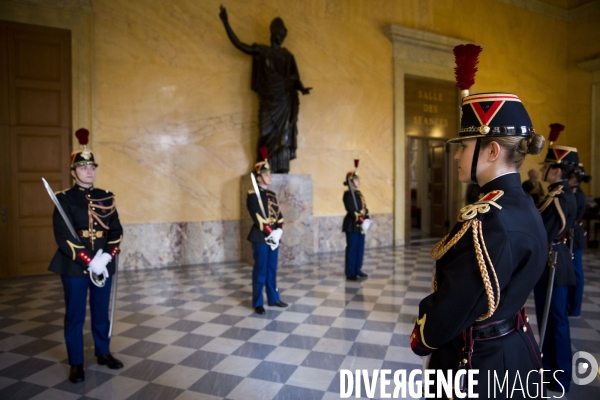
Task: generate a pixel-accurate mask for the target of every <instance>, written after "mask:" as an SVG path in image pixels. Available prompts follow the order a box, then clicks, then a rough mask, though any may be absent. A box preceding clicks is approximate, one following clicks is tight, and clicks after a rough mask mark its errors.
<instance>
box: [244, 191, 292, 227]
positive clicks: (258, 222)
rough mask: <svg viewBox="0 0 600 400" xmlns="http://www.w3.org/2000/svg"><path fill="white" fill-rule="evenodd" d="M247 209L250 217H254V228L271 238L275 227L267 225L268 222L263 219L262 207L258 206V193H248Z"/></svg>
mask: <svg viewBox="0 0 600 400" xmlns="http://www.w3.org/2000/svg"><path fill="white" fill-rule="evenodd" d="M246 207H247V208H248V212H249V213H250V217H252V222H253V223H254V226H255V227H257V228H258V230H259V231H261V232H262V233H263V234H264V235H265V237H267V236H269V235H270V234H271V232H273V227H272V226H271V225H268V224H266V220H265V219H264V218H263V215H262V211H261V209H260V205H259V204H258V197H257V193H255V192H248V197H247V199H246ZM282 223H283V222H282Z"/></svg>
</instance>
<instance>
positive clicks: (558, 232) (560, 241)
mask: <svg viewBox="0 0 600 400" xmlns="http://www.w3.org/2000/svg"><path fill="white" fill-rule="evenodd" d="M537 207H538V209H539V212H540V213H541V215H542V220H543V221H544V227H545V228H546V237H547V239H548V243H549V244H553V245H552V248H553V249H554V251H556V252H557V253H558V255H557V257H556V271H555V275H554V286H555V287H556V286H572V285H575V270H574V269H573V258H572V256H571V251H570V250H569V247H568V246H567V244H566V240H564V239H565V238H566V235H567V233H568V231H569V228H571V227H572V226H573V223H574V222H575V217H576V214H577V205H576V203H575V196H574V195H573V192H572V191H571V189H570V188H569V182H568V181H567V180H562V181H560V182H556V183H553V184H552V185H550V186H548V194H547V195H546V197H545V198H544V199H542V200H541V201H540V202H539V203H538V204H537ZM548 279H549V274H548V270H545V271H544V274H543V275H542V277H541V279H540V282H539V283H538V284H540V285H544V287H546V286H547V284H548Z"/></svg>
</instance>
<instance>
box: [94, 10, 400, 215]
mask: <svg viewBox="0 0 600 400" xmlns="http://www.w3.org/2000/svg"><path fill="white" fill-rule="evenodd" d="M220 3H221V1H201V2H190V1H181V0H175V1H170V2H159V1H136V2H131V1H126V0H123V1H118V0H102V1H94V15H95V20H94V26H95V29H94V35H95V111H96V113H95V123H94V133H95V136H94V143H93V144H94V146H95V148H94V150H95V151H96V152H97V153H98V157H99V159H100V162H101V163H102V165H101V172H100V173H99V185H100V184H102V185H105V186H107V187H108V186H110V188H111V190H113V191H114V192H116V193H117V195H118V198H119V201H120V203H119V207H120V208H119V210H120V214H121V215H122V219H123V221H124V222H126V223H143V222H150V221H152V222H175V221H203V220H220V219H225V220H229V219H238V218H239V216H240V209H239V204H240V201H239V197H238V196H239V179H240V176H241V175H242V174H245V173H247V172H249V171H250V168H251V165H252V164H253V161H254V160H253V159H252V156H253V154H254V150H253V149H254V148H255V146H256V144H255V143H256V137H257V133H258V130H257V126H256V123H257V108H258V101H257V99H256V94H255V93H254V92H252V91H251V90H250V71H251V57H250V56H247V55H245V54H243V53H241V52H240V51H238V50H237V49H235V48H234V47H233V45H232V44H231V43H230V42H229V40H228V38H227V36H226V34H225V30H224V28H223V26H222V23H221V21H220V19H219V17H218V12H219V4H220ZM223 3H224V5H225V6H226V7H228V11H229V15H230V22H231V25H232V27H233V29H234V31H235V32H236V33H237V35H238V37H239V38H240V40H242V41H243V42H245V43H253V42H258V43H269V31H268V28H269V24H270V21H271V20H272V18H274V17H276V16H280V17H282V18H283V20H284V21H285V23H286V25H287V28H288V38H287V39H286V41H285V43H284V46H285V47H287V48H288V49H289V50H290V51H291V52H292V53H293V54H294V55H295V57H296V61H297V63H298V66H299V70H300V74H301V78H302V81H303V82H304V84H305V86H312V87H313V88H314V89H313V91H312V92H311V94H310V95H309V96H301V99H300V102H301V106H300V117H299V131H300V134H299V148H298V159H296V160H294V161H293V162H292V165H291V168H292V173H295V174H306V173H308V174H311V175H312V177H313V180H314V189H315V190H314V197H315V214H316V215H339V214H342V213H343V208H342V206H341V196H342V191H343V186H342V184H341V183H342V181H343V177H344V175H345V173H346V171H347V170H349V169H351V168H352V167H353V159H354V158H359V159H361V171H362V173H363V175H364V176H365V178H366V179H365V182H364V187H365V190H366V191H367V192H368V193H369V196H368V199H369V206H370V208H371V210H372V212H375V213H385V212H388V213H389V212H390V211H391V201H392V188H391V166H392V162H393V161H392V152H391V145H392V138H391V125H392V115H391V107H392V94H391V58H390V54H391V45H390V44H389V42H388V40H387V39H386V38H385V36H384V35H383V33H382V32H381V30H380V29H379V27H378V26H377V25H376V24H373V23H371V22H370V21H369V20H368V18H367V17H368V12H367V13H366V14H365V12H366V11H368V7H365V5H366V3H363V2H350V3H348V2H341V3H339V4H340V6H341V7H340V8H339V9H338V8H336V7H333V8H328V7H327V6H326V4H325V3H323V2H303V1H260V2H259V1H255V2H246V1H244V2H235V1H225V2H223ZM334 5H335V4H334ZM355 5H356V7H355Z"/></svg>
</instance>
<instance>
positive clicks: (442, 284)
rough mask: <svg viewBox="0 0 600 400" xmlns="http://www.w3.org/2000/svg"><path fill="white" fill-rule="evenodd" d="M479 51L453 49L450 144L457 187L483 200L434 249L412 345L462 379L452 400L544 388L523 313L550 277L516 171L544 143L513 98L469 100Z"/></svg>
mask: <svg viewBox="0 0 600 400" xmlns="http://www.w3.org/2000/svg"><path fill="white" fill-rule="evenodd" d="M480 51H481V47H479V46H477V45H472V44H469V45H460V46H457V47H455V48H454V53H455V56H456V64H457V67H456V78H457V86H458V87H459V89H460V90H461V91H462V95H463V98H462V100H461V104H460V115H461V120H460V128H459V130H458V137H456V138H454V139H452V140H450V141H449V143H456V144H459V145H460V147H459V148H458V149H457V150H456V153H455V154H454V160H455V161H456V163H457V168H458V176H459V180H460V181H461V182H462V183H476V184H478V185H479V186H480V197H479V200H478V201H476V202H474V203H472V204H469V205H467V206H465V207H463V208H462V209H461V210H460V213H459V215H458V217H457V220H456V224H455V225H454V227H453V228H452V229H451V231H450V233H449V234H448V235H447V236H446V237H444V238H443V239H442V240H441V241H439V242H438V243H437V244H436V245H435V246H434V247H433V249H432V250H431V256H432V257H433V258H434V259H435V260H436V261H435V269H434V273H433V277H432V290H433V293H432V294H430V295H427V296H425V298H424V299H423V300H421V302H420V303H419V309H418V315H417V318H416V323H415V325H414V329H413V331H412V334H411V335H410V338H409V342H410V346H411V349H412V350H413V352H414V353H416V354H417V355H420V356H423V357H424V365H425V367H426V368H429V369H432V370H435V374H439V373H441V371H443V373H444V374H446V375H445V378H446V379H447V371H451V372H452V377H455V376H456V375H457V374H459V373H464V374H465V379H456V380H454V381H453V382H454V385H451V389H450V392H451V393H444V394H445V395H446V397H447V398H462V397H466V396H467V393H466V391H467V388H471V389H472V391H473V392H474V393H475V394H476V395H478V397H479V398H488V397H489V396H488V388H489V387H492V383H493V381H492V382H490V381H489V379H493V377H494V376H497V377H502V379H508V381H509V382H510V383H509V384H508V385H505V389H504V392H503V393H501V394H498V393H496V398H511V396H512V393H509V392H507V390H510V389H508V388H507V387H513V382H515V379H519V381H518V382H517V384H518V385H519V387H521V388H524V390H526V391H528V392H530V393H533V392H532V390H535V389H537V388H538V387H539V382H540V380H541V377H540V376H537V377H536V378H535V379H530V380H529V382H525V380H520V378H521V377H523V376H528V373H529V372H530V371H532V370H533V371H538V370H539V369H540V368H541V367H542V364H541V361H540V352H539V349H538V347H537V345H536V342H535V337H534V336H533V333H532V331H531V328H530V326H529V324H528V318H527V313H526V310H525V308H524V305H525V302H526V301H527V297H528V295H529V293H531V290H532V289H533V287H534V285H535V283H536V282H537V281H538V279H539V277H540V275H541V274H542V272H543V270H544V265H545V255H546V252H547V240H546V235H545V232H544V226H543V224H542V220H541V218H540V215H539V212H538V211H537V210H536V208H535V206H534V204H533V202H532V201H531V197H530V196H529V194H527V193H525V192H524V191H523V189H522V188H521V178H520V174H519V172H518V170H519V168H520V167H521V165H522V163H523V161H524V159H525V156H526V155H527V154H539V152H540V151H541V150H542V148H543V145H544V138H543V137H541V136H540V135H538V134H536V133H535V130H534V128H533V124H532V123H531V119H530V118H529V115H528V113H527V111H526V109H525V106H524V105H523V103H522V102H521V99H520V98H519V97H518V96H517V95H515V94H512V93H503V92H491V93H478V94H471V95H469V89H470V87H471V85H473V83H474V76H475V72H476V71H477V68H476V65H477V63H478V55H479V53H480ZM470 369H475V370H478V371H479V374H478V375H477V376H476V377H477V378H476V380H477V382H475V381H474V380H470V379H469V378H468V376H469V375H468V370H470ZM536 374H537V372H536ZM431 380H432V381H434V384H433V386H436V387H433V388H432V387H429V388H428V391H429V393H436V392H437V391H438V390H441V389H443V388H442V387H437V385H438V383H437V382H440V380H439V379H437V377H431ZM446 397H443V398H446ZM468 397H471V396H468ZM476 397H477V396H476Z"/></svg>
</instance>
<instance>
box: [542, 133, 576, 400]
mask: <svg viewBox="0 0 600 400" xmlns="http://www.w3.org/2000/svg"><path fill="white" fill-rule="evenodd" d="M564 129H565V127H564V125H562V124H559V123H554V124H551V125H550V133H549V135H548V139H549V142H550V144H549V145H548V152H547V154H546V158H545V159H544V162H543V163H542V167H541V169H540V176H541V178H542V179H543V180H544V181H545V182H547V183H548V185H549V186H548V194H547V195H546V196H545V197H544V198H543V199H541V200H540V202H539V203H538V204H537V207H538V209H539V212H540V214H541V216H542V219H543V221H544V226H545V228H546V234H547V239H548V243H549V244H550V248H549V257H548V268H546V271H545V272H544V275H542V277H541V278H540V280H539V282H538V283H537V285H536V286H535V289H534V291H533V293H534V297H535V308H536V313H537V317H538V325H539V326H540V337H541V339H540V340H543V342H542V353H543V354H544V358H543V361H544V369H546V370H548V371H549V374H552V375H550V376H552V377H553V378H554V379H552V381H551V382H550V383H549V384H548V389H550V390H553V391H557V392H562V391H563V389H564V390H565V391H566V392H568V391H569V387H570V384H571V375H572V372H573V371H572V363H571V356H572V353H571V338H570V327H569V317H568V295H569V288H570V287H571V286H574V285H575V284H576V282H577V279H576V276H575V271H574V266H573V259H572V255H571V250H570V248H569V243H568V238H569V236H570V235H569V232H570V231H571V229H572V228H573V226H574V224H575V221H576V220H577V202H576V199H575V196H574V194H573V191H572V190H571V188H570V185H569V176H570V175H571V174H572V173H573V171H574V169H575V167H577V166H578V165H579V155H578V153H577V149H576V148H575V147H570V146H565V145H558V144H555V143H554V142H555V141H556V140H558V137H559V135H560V133H561V132H562V131H563V130H564ZM571 232H572V231H571ZM544 328H545V329H544Z"/></svg>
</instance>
